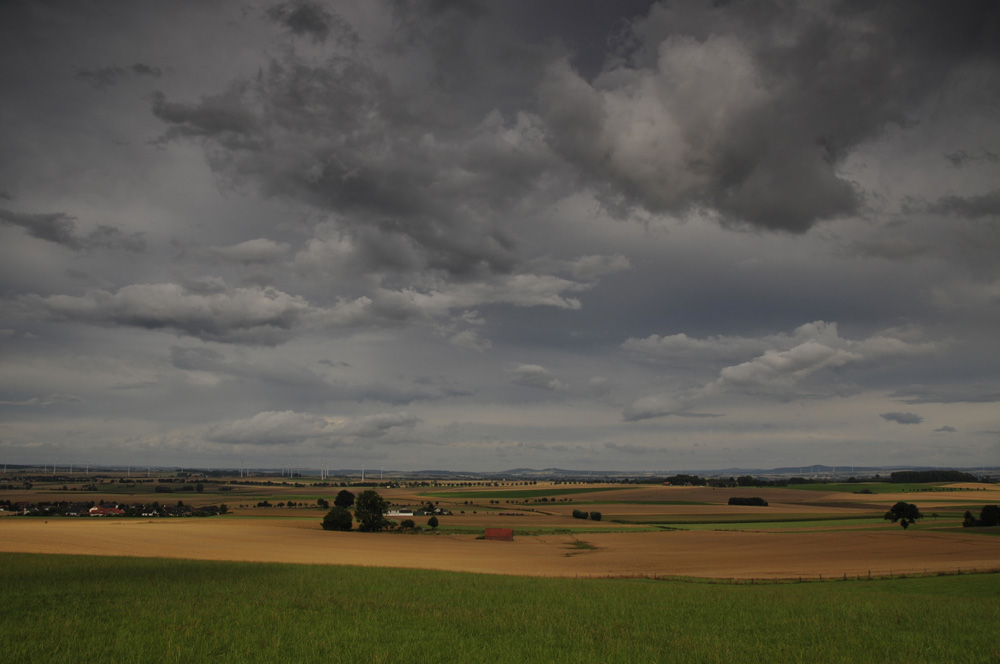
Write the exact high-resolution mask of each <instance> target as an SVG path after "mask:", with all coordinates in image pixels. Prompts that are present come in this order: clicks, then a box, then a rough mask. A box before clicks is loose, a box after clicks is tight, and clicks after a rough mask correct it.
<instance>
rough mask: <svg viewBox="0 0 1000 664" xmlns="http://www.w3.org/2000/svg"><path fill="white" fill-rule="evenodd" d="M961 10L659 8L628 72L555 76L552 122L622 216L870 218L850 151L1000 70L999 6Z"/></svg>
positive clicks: (564, 71) (558, 138)
mask: <svg viewBox="0 0 1000 664" xmlns="http://www.w3.org/2000/svg"><path fill="white" fill-rule="evenodd" d="M965 9H967V10H968V11H963V12H955V11H953V9H952V8H951V7H947V6H945V5H935V4H921V5H919V6H913V5H909V4H907V5H903V4H897V3H881V4H876V5H874V6H873V5H871V4H869V3H858V4H854V3H839V4H835V5H833V6H832V8H831V9H830V10H829V11H827V10H825V9H824V8H822V7H819V8H817V7H813V6H809V5H804V4H802V3H792V2H788V3H772V4H768V5H761V4H753V3H746V4H733V3H725V4H723V3H712V4H709V3H706V2H678V3H671V4H669V5H668V4H662V5H658V6H656V7H654V9H653V10H652V11H651V12H650V15H649V17H648V18H645V19H642V20H639V21H637V22H635V24H634V30H633V33H632V35H631V39H629V40H627V41H626V43H627V44H628V46H629V47H631V49H632V50H631V52H630V53H628V54H627V57H626V59H625V61H624V62H625V64H621V65H617V66H614V67H612V68H610V69H608V70H606V71H605V72H604V73H602V74H601V75H600V76H598V77H597V78H596V79H594V80H593V81H587V80H584V79H583V78H581V77H580V76H578V75H577V74H576V73H575V72H574V71H572V70H571V69H570V68H569V67H567V66H565V65H563V66H557V67H554V68H553V69H552V70H551V71H550V76H549V79H548V81H547V82H546V84H545V86H544V87H543V88H542V93H541V99H542V108H543V114H544V117H545V118H546V120H547V121H548V124H549V126H550V128H551V130H552V136H553V140H554V145H555V146H556V147H557V149H558V150H559V151H560V152H561V153H562V154H564V155H566V156H567V157H568V158H570V159H572V160H573V161H574V162H575V163H577V164H579V165H580V166H581V172H582V175H583V176H584V178H585V179H586V180H587V181H588V182H590V183H591V185H592V186H593V187H595V188H596V189H597V191H598V192H599V193H600V195H601V197H602V199H603V200H604V201H605V202H606V204H607V205H608V206H609V207H610V208H611V209H615V208H616V207H617V208H619V209H629V208H632V207H642V208H645V209H647V210H650V211H652V212H664V213H673V214H684V213H686V212H688V211H689V210H692V209H707V210H709V211H715V212H717V213H719V214H720V215H721V216H722V219H723V221H725V222H745V223H748V224H750V225H752V226H756V227H760V228H767V229H774V230H785V231H791V232H804V231H806V230H808V229H809V228H810V227H811V226H813V225H814V224H815V223H816V222H817V221H820V220H823V219H829V218H833V217H838V216H845V215H851V214H856V213H858V212H859V211H860V209H861V203H862V196H861V194H860V191H859V190H858V188H857V187H856V185H855V184H853V183H852V182H850V181H848V180H847V179H845V178H844V177H843V176H842V175H840V174H839V172H838V167H839V166H840V165H841V164H842V162H843V160H844V158H845V157H846V156H847V155H848V154H849V153H850V152H851V151H852V150H853V149H854V148H856V147H857V146H859V145H860V144H861V143H863V142H864V141H867V140H870V139H872V138H875V137H877V136H879V135H880V134H881V132H882V131H883V130H884V129H885V128H886V127H887V126H888V125H890V124H894V125H898V126H906V125H907V124H908V123H909V122H911V114H913V113H915V112H916V110H917V108H918V105H919V104H920V103H921V102H922V101H923V100H924V99H926V98H927V97H928V96H929V95H932V94H934V93H935V92H936V91H939V90H941V88H942V86H943V85H945V83H946V82H947V80H948V77H949V75H950V74H952V73H953V72H955V71H957V70H959V69H960V68H961V67H963V66H965V65H968V64H970V63H971V64H976V65H981V64H983V63H988V64H987V65H986V66H988V67H992V68H994V69H995V67H996V64H997V62H996V61H997V47H996V44H998V43H1000V32H998V21H997V16H998V12H1000V9H998V7H997V5H996V4H995V3H990V2H978V3H975V4H973V5H969V6H966V7H965ZM992 97H994V99H992V100H989V98H990V95H989V94H988V93H987V98H988V100H987V102H986V103H987V104H989V103H991V101H995V95H992Z"/></svg>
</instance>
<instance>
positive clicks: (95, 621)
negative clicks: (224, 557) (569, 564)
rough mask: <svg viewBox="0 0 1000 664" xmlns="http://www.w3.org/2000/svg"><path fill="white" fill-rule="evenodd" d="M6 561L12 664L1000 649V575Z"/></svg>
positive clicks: (0, 655)
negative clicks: (716, 574) (783, 578)
mask: <svg viewBox="0 0 1000 664" xmlns="http://www.w3.org/2000/svg"><path fill="white" fill-rule="evenodd" d="M332 553H333V552H332ZM0 564H2V565H3V566H4V570H5V573H4V574H3V575H2V576H0V596H2V597H3V598H4V601H3V603H2V604H0V606H2V608H0V616H2V617H3V622H4V630H3V631H2V632H0V660H2V661H8V662H46V663H54V662H78V661H114V662H118V663H125V662H185V663H188V662H200V661H213V662H219V661H221V662H277V661H290V662H330V661H345V662H346V661H350V662H376V661H378V662H458V661H461V662H582V661H600V662H638V661H653V662H775V661H781V662H879V663H883V662H907V663H919V662H944V661H950V662H960V661H961V662H990V661H996V660H997V657H998V652H1000V633H998V632H997V630H996V625H997V624H998V621H1000V600H998V599H997V598H998V597H1000V575H975V576H957V577H931V578H915V579H895V580H881V581H853V582H852V581H848V582H827V583H809V584H800V585H764V586H760V585H757V586H753V585H744V586H723V585H710V584H703V583H683V582H665V581H640V580H632V581H629V580H569V579H535V578H524V577H504V576H490V575H473V574H459V573H447V572H430V571H412V570H398V569H373V568H356V567H325V566H316V567H313V566H301V565H275V564H250V563H225V562H202V561H164V560H156V559H129V558H117V559H116V558H94V557H76V556H42V555H27V554H2V555H0Z"/></svg>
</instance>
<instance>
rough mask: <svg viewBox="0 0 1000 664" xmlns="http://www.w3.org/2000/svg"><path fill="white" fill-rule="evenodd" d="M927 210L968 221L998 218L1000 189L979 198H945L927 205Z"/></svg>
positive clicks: (999, 213)
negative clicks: (963, 218)
mask: <svg viewBox="0 0 1000 664" xmlns="http://www.w3.org/2000/svg"><path fill="white" fill-rule="evenodd" d="M928 209H930V211H932V212H938V213H941V214H953V215H956V216H959V217H966V218H968V219H982V218H983V217H1000V189H997V190H995V191H991V192H990V193H988V194H983V195H981V196H945V197H944V198H942V199H940V200H939V201H937V202H935V203H932V204H931V205H929V206H928Z"/></svg>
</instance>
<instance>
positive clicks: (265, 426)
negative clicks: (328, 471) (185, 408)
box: [205, 410, 421, 447]
mask: <svg viewBox="0 0 1000 664" xmlns="http://www.w3.org/2000/svg"><path fill="white" fill-rule="evenodd" d="M420 421H421V420H420V418H419V417H416V416H414V415H410V414H407V413H380V414H377V415H368V416H363V417H354V418H351V417H328V416H324V415H316V414H312V413H300V412H295V411H289V410H286V411H263V412H260V413H257V414H256V415H254V416H252V417H249V418H246V419H241V420H234V421H232V422H226V423H223V424H218V425H215V426H213V427H211V428H210V429H209V430H208V432H207V433H206V436H205V437H206V438H207V439H208V440H211V441H213V442H216V443H226V444H231V445H244V444H245V445H299V444H303V443H315V444H318V445H321V446H327V447H330V446H338V445H345V444H351V443H357V442H359V441H364V440H375V439H382V438H383V437H385V436H387V435H388V434H390V433H391V432H393V431H394V430H397V429H412V428H413V427H414V426H416V425H417V424H419V423H420Z"/></svg>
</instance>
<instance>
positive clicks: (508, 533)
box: [486, 528, 514, 542]
mask: <svg viewBox="0 0 1000 664" xmlns="http://www.w3.org/2000/svg"><path fill="white" fill-rule="evenodd" d="M486 539H488V540H498V541H500V542H513V541H514V529H513V528H487V529H486Z"/></svg>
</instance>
